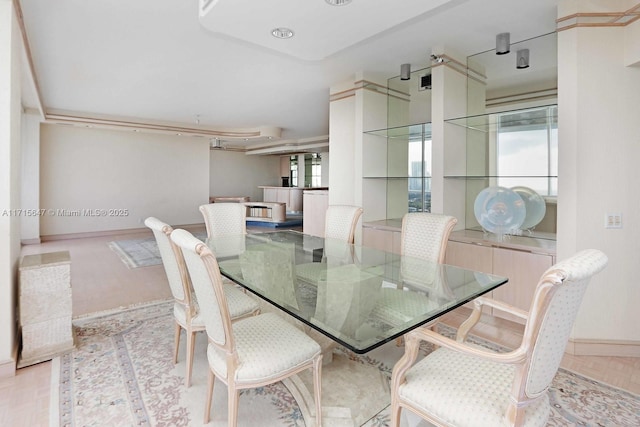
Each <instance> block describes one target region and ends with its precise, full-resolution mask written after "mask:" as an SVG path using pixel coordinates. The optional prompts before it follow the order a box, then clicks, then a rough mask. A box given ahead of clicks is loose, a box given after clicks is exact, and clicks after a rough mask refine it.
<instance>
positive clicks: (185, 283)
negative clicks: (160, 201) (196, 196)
mask: <svg viewBox="0 0 640 427" xmlns="http://www.w3.org/2000/svg"><path fill="white" fill-rule="evenodd" d="M144 225H146V226H147V227H149V228H150V229H151V231H153V235H154V237H155V239H156V243H157V244H158V250H159V251H160V257H161V258H162V265H163V266H164V270H165V272H166V273H167V280H169V288H170V289H171V294H172V295H173V298H174V299H175V300H176V301H177V302H179V303H181V304H183V305H188V306H191V305H192V304H191V280H190V278H189V273H188V272H187V267H186V265H185V263H184V258H182V251H180V249H179V248H177V247H176V246H175V245H174V244H173V242H172V241H171V239H170V238H169V236H170V235H171V233H172V232H173V228H171V226H170V225H169V224H166V223H164V222H162V221H160V220H159V219H158V218H154V217H152V216H150V217H149V218H147V219H145V220H144Z"/></svg>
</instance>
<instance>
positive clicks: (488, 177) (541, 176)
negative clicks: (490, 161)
mask: <svg viewBox="0 0 640 427" xmlns="http://www.w3.org/2000/svg"><path fill="white" fill-rule="evenodd" d="M444 177H445V178H447V179H499V178H507V179H519V178H536V179H537V178H540V179H558V176H557V175H556V176H547V175H445V176H444Z"/></svg>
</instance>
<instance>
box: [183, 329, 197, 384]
mask: <svg viewBox="0 0 640 427" xmlns="http://www.w3.org/2000/svg"><path fill="white" fill-rule="evenodd" d="M195 345H196V333H195V332H193V331H192V330H187V372H186V375H185V376H186V378H185V386H186V387H187V388H189V386H190V385H191V371H192V370H193V351H194V349H195Z"/></svg>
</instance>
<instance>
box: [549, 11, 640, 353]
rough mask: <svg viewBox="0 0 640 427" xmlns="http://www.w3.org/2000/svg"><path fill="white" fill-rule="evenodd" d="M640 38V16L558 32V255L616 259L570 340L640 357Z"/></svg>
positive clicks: (580, 348)
mask: <svg viewBox="0 0 640 427" xmlns="http://www.w3.org/2000/svg"><path fill="white" fill-rule="evenodd" d="M585 3H588V5H587V4H585ZM616 5H617V6H624V4H623V3H620V2H610V1H608V0H592V1H590V2H575V1H561V2H560V4H559V6H558V17H559V18H562V17H564V16H569V15H571V14H573V13H576V12H587V11H589V12H594V11H596V12H616V11H617V12H620V11H623V10H624V9H617V10H612V7H613V6H616ZM582 7H589V10H583V9H581V8H582ZM639 37H640V21H636V22H634V23H632V24H630V25H628V26H626V27H608V26H604V25H602V26H595V27H594V26H585V27H580V26H578V27H574V28H571V29H568V30H562V31H559V32H558V156H559V161H558V164H559V166H558V169H559V170H558V234H557V239H558V246H557V247H558V251H557V256H558V259H563V258H566V257H568V256H570V255H572V254H573V253H574V252H576V251H578V250H581V249H586V248H597V249H600V250H602V251H603V252H605V253H606V254H607V256H608V257H609V265H608V267H607V268H606V269H605V270H604V271H603V272H602V273H600V274H598V275H597V276H596V277H595V278H594V279H593V280H592V283H591V286H590V287H589V289H588V291H587V294H586V295H585V297H584V301H583V305H582V307H581V310H580V312H579V314H578V318H577V321H576V324H575V327H574V329H573V332H572V337H571V345H570V348H573V349H574V352H576V353H579V354H580V353H582V354H584V353H585V351H589V350H590V349H593V348H594V346H590V345H589V344H590V343H593V342H605V343H617V344H618V345H616V347H617V349H616V350H615V351H619V352H622V353H623V354H628V355H634V356H640V329H639V328H638V327H637V325H638V324H639V323H640V312H639V311H638V310H637V307H636V305H637V304H635V302H636V301H640V286H638V274H637V268H636V265H637V263H638V259H639V257H640V227H638V224H640V209H638V200H640V189H639V185H638V176H637V168H638V159H640V131H639V129H640V128H639V127H638V105H640V67H638V66H629V63H630V62H633V61H630V60H629V58H630V56H629V55H630V52H631V51H633V50H634V49H635V48H633V47H634V46H638V45H639V44H640V39H639ZM606 213H621V214H622V228H621V229H607V228H605V214H606ZM604 347H605V348H606V349H607V350H606V352H608V351H610V350H611V349H612V348H613V346H608V347H607V346H606V345H605V346H604ZM608 354H612V353H608ZM618 354H619V353H618Z"/></svg>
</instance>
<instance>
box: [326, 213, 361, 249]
mask: <svg viewBox="0 0 640 427" xmlns="http://www.w3.org/2000/svg"><path fill="white" fill-rule="evenodd" d="M360 216H362V208H361V207H359V206H350V205H329V206H328V207H327V213H326V216H325V220H324V237H325V238H330V239H337V240H342V241H345V242H347V243H353V241H354V238H355V233H356V225H357V224H358V220H359V219H360Z"/></svg>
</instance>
